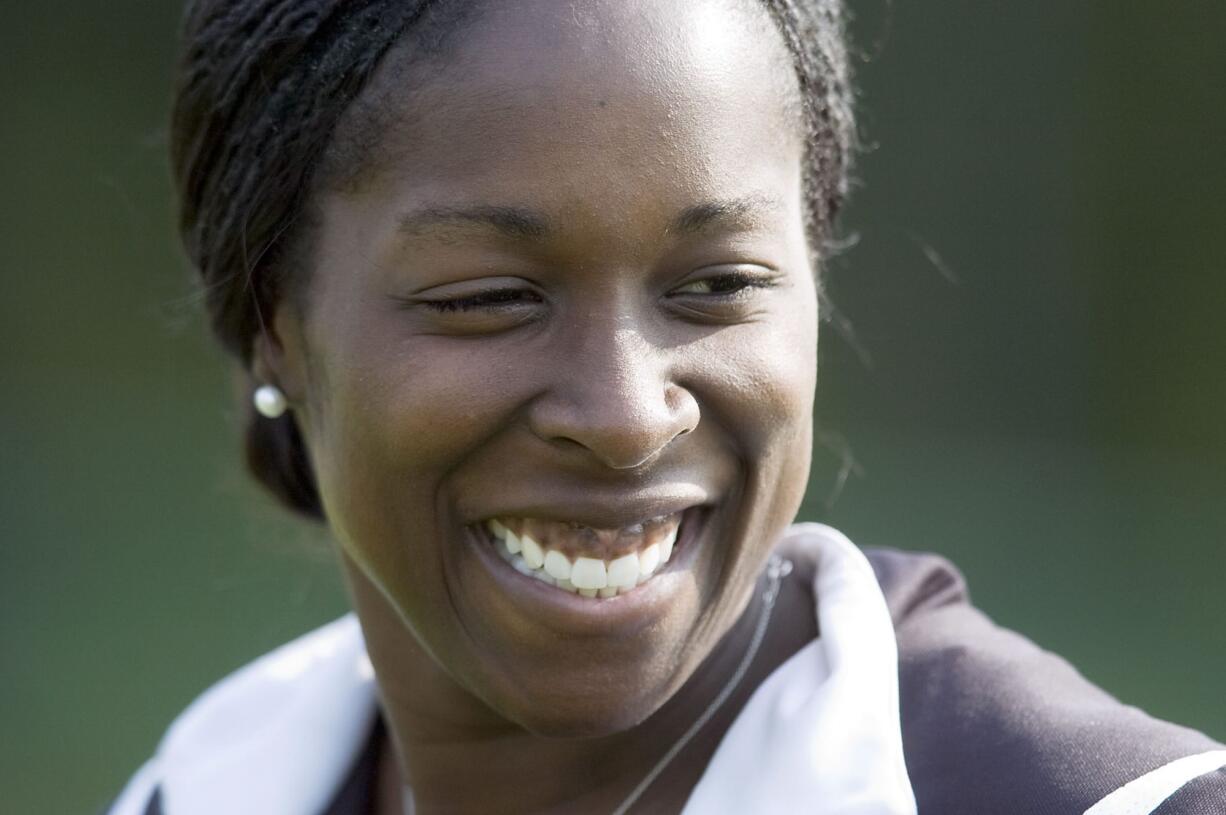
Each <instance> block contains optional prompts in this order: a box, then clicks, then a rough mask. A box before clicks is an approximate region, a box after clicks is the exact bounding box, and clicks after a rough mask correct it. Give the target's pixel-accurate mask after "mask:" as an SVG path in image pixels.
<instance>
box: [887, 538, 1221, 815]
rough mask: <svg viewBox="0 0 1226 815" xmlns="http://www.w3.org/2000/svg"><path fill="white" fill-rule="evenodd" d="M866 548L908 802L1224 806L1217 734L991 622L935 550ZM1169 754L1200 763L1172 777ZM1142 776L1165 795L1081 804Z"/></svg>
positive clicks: (1053, 808) (1173, 813) (1188, 810)
mask: <svg viewBox="0 0 1226 815" xmlns="http://www.w3.org/2000/svg"><path fill="white" fill-rule="evenodd" d="M865 554H866V555H867V556H868V559H869V561H870V563H871V564H872V565H873V569H874V571H875V572H876V574H877V577H878V582H879V583H880V585H881V588H882V593H883V594H884V595H885V598H886V603H887V605H888V606H889V608H890V612H891V615H892V617H893V618H894V624H895V636H896V638H897V643H898V656H899V697H900V698H899V705H900V712H901V719H902V733H903V746H904V751H905V754H906V759H907V766H908V770H909V772H910V774H911V779H912V784H913V786H914V788H915V793H916V798H917V800H918V803H919V810H920V812H925V811H927V812H941V813H945V814H946V815H962V813H966V815H970V813H972V812H1010V813H1017V815H1054V814H1055V813H1083V812H1084V813H1087V815H1124V813H1128V815H1140V813H1151V812H1152V813H1154V815H1201V813H1209V812H1213V813H1226V776H1224V775H1223V773H1222V772H1220V771H1218V772H1211V771H1209V770H1208V769H1207V766H1208V765H1210V764H1212V763H1213V761H1214V757H1216V756H1218V755H1220V756H1221V762H1220V763H1219V766H1221V765H1224V764H1226V752H1221V753H1220V754H1219V752H1218V751H1221V750H1222V746H1221V745H1220V744H1217V743H1216V742H1214V741H1213V740H1211V739H1209V738H1208V737H1206V736H1205V735H1203V734H1201V733H1198V732H1196V731H1194V730H1190V729H1188V728H1185V727H1181V726H1179V725H1175V724H1171V723H1169V722H1164V721H1159V720H1157V719H1154V718H1152V717H1150V716H1148V715H1146V714H1145V713H1144V712H1142V711H1141V710H1139V709H1137V708H1135V707H1131V706H1128V705H1125V704H1122V703H1121V702H1119V701H1118V700H1116V699H1115V698H1114V697H1112V696H1111V695H1110V694H1108V693H1106V692H1105V691H1103V690H1102V689H1100V688H1098V687H1096V686H1095V685H1094V684H1092V683H1091V682H1089V681H1088V680H1086V679H1085V678H1084V677H1083V676H1082V675H1081V674H1080V673H1078V672H1077V671H1076V670H1075V669H1074V668H1073V667H1072V666H1071V665H1070V664H1069V663H1068V662H1066V661H1065V660H1064V659H1062V658H1060V657H1059V656H1057V655H1055V654H1052V653H1050V652H1048V651H1045V650H1043V649H1042V648H1040V647H1038V646H1037V645H1035V644H1034V643H1032V642H1031V641H1030V640H1028V639H1026V638H1025V637H1023V636H1021V635H1020V634H1017V633H1015V632H1013V631H1009V630H1007V629H1005V628H1002V627H1000V626H998V625H996V624H995V623H993V622H992V620H990V619H989V618H988V617H987V616H986V615H985V614H983V613H982V612H980V611H979V610H977V609H976V608H974V607H973V606H972V605H971V603H970V599H969V595H968V592H967V588H966V582H965V580H964V579H963V577H962V575H961V574H960V573H959V572H958V570H957V569H956V568H955V567H954V566H953V565H952V564H950V563H949V562H948V561H946V560H945V559H944V558H941V557H938V556H934V555H927V554H913V553H909V552H900V551H895V550H871V549H870V550H866V552H865ZM1205 756H1207V757H1208V758H1201V759H1200V762H1201V764H1199V765H1197V764H1195V761H1193V759H1194V758H1195V757H1205ZM1180 761H1185V762H1189V763H1188V764H1187V765H1186V766H1185V771H1188V768H1194V767H1200V766H1203V767H1206V769H1203V770H1201V772H1200V773H1198V774H1196V775H1195V776H1188V777H1186V778H1182V779H1180V778H1179V777H1178V773H1172V772H1171V771H1170V770H1166V771H1165V772H1164V768H1168V767H1170V766H1171V765H1173V764H1176V763H1177V762H1180ZM1215 769H1216V768H1215ZM1147 778H1148V779H1149V781H1148V782H1147V783H1148V784H1149V794H1150V795H1151V797H1152V796H1153V795H1157V794H1159V793H1163V795H1162V797H1160V798H1157V799H1156V800H1152V801H1151V802H1150V803H1149V804H1148V805H1146V806H1144V807H1143V808H1142V807H1141V806H1140V805H1138V804H1136V803H1135V802H1133V803H1131V804H1129V806H1130V807H1131V808H1124V809H1112V808H1109V807H1107V808H1104V809H1102V810H1099V809H1091V807H1096V806H1100V805H1105V804H1106V803H1108V802H1107V801H1106V800H1105V799H1107V798H1108V796H1110V795H1112V794H1113V793H1116V792H1117V791H1119V790H1121V788H1124V787H1125V786H1126V785H1128V784H1130V783H1133V782H1139V781H1141V780H1142V779H1147ZM1177 781H1178V782H1180V783H1176V782H1177ZM1163 784H1166V785H1167V786H1166V787H1163ZM1172 784H1175V786H1171V785H1172ZM1184 785H1186V786H1184ZM1141 786H1144V784H1142V785H1141ZM1176 790H1179V791H1178V792H1176ZM1172 793H1174V795H1172ZM1166 796H1170V798H1169V800H1167V802H1166V803H1161V802H1162V801H1163V800H1164V799H1165V798H1166ZM1159 804H1161V807H1160V808H1158V809H1155V807H1156V806H1158V805H1159Z"/></svg>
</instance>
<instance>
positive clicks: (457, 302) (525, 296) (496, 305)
mask: <svg viewBox="0 0 1226 815" xmlns="http://www.w3.org/2000/svg"><path fill="white" fill-rule="evenodd" d="M523 300H529V302H533V303H539V302H540V301H541V298H540V296H539V295H537V294H536V293H535V292H531V291H527V290H525V289H490V290H489V291H482V292H477V293H476V294H470V295H467V296H465V297H456V298H453V299H450V300H426V301H424V305H426V306H427V307H428V308H431V309H433V310H435V311H437V312H439V313H442V314H447V313H451V312H457V311H497V310H498V309H500V308H502V307H505V306H507V305H509V304H513V303H517V302H520V301H523Z"/></svg>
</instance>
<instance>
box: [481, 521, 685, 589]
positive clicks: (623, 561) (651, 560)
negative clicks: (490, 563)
mask: <svg viewBox="0 0 1226 815" xmlns="http://www.w3.org/2000/svg"><path fill="white" fill-rule="evenodd" d="M485 526H486V529H487V530H489V532H490V536H491V537H492V538H493V541H494V545H495V548H496V549H497V551H498V553H499V554H500V555H501V556H502V558H503V559H504V560H506V561H507V562H508V563H510V564H511V566H512V567H514V569H515V570H516V571H517V572H519V573H520V574H523V575H526V576H528V577H533V578H536V579H537V580H540V581H541V582H542V583H545V584H547V585H550V586H556V587H557V588H560V589H562V590H564V591H568V592H572V593H574V594H579V595H582V596H583V597H602V598H610V597H615V596H617V595H619V594H625V593H627V592H629V591H632V590H633V589H634V588H635V587H636V586H641V585H642V584H643V583H645V582H647V580H649V579H650V578H651V577H652V575H654V574H656V573H658V572H659V571H660V570H661V569H662V568H663V566H664V564H665V563H667V562H668V560H669V558H671V557H672V554H673V547H674V545H675V544H676V542H677V529H676V528H673V529H672V530H671V531H670V532H669V533H668V534H667V535H666V536H665V537H664V538H663V539H662V540H660V541H659V542H658V543H653V544H652V545H650V546H648V547H647V548H645V549H643V550H642V551H639V552H631V553H629V554H625V555H622V556H621V557H619V558H615V559H613V560H611V561H605V560H601V559H599V558H592V557H580V558H576V559H575V560H574V561H573V562H572V561H571V560H570V558H568V557H567V556H566V555H565V554H563V553H562V552H561V551H558V550H555V549H546V548H545V547H543V546H541V544H540V543H539V542H538V541H537V540H536V538H534V537H532V536H531V535H529V534H526V533H525V534H522V535H517V534H516V533H515V532H514V531H512V530H511V529H510V528H509V527H508V526H507V525H506V524H504V523H502V522H501V521H498V520H495V519H490V520H488V521H486V523H485ZM644 527H645V525H644V524H634V525H631V526H628V527H626V528H625V529H624V530H623V532H625V533H628V534H631V535H633V534H642V533H643V532H644Z"/></svg>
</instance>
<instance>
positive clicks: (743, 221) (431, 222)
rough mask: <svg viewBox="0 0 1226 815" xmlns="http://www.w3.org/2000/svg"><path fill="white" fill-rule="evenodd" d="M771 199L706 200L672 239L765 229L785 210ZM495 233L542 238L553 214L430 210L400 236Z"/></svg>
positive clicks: (677, 225)
mask: <svg viewBox="0 0 1226 815" xmlns="http://www.w3.org/2000/svg"><path fill="white" fill-rule="evenodd" d="M783 208H784V207H783V203H782V202H781V201H780V200H779V199H778V198H775V197H773V196H770V195H765V194H761V193H754V194H750V195H745V196H741V197H738V198H728V199H723V200H713V201H704V202H702V203H699V204H695V205H694V206H690V207H686V208H685V209H683V210H682V211H681V212H680V213H679V214H678V215H677V216H676V217H675V218H673V219H672V221H670V222H669V224H668V226H667V227H666V230H665V233H666V234H670V235H698V234H702V233H704V232H709V231H713V230H715V229H732V230H744V231H748V230H750V229H754V228H756V227H759V226H761V224H762V222H763V220H764V219H765V217H766V216H767V215H772V214H775V213H777V212H779V211H781V210H782V209H783ZM474 230H476V231H493V232H495V233H497V234H500V235H502V236H504V237H507V238H511V239H514V240H521V241H522V240H533V241H535V240H540V239H542V238H545V237H547V236H548V235H549V233H550V232H551V231H552V227H551V225H550V221H549V218H548V216H546V215H545V214H544V213H542V212H539V211H537V210H533V209H527V208H523V207H507V206H493V205H475V206H460V207H450V206H429V207H423V208H421V209H416V210H413V211H412V212H408V213H406V214H404V215H402V216H401V217H400V219H399V222H398V230H397V231H398V232H399V233H400V235H401V236H403V237H406V238H417V237H424V236H426V235H429V236H430V237H433V238H438V239H443V240H454V241H457V242H458V241H462V240H464V239H465V238H467V237H471V236H472V234H473V231H474Z"/></svg>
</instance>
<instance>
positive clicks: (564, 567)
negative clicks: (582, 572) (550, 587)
mask: <svg viewBox="0 0 1226 815" xmlns="http://www.w3.org/2000/svg"><path fill="white" fill-rule="evenodd" d="M570 568H571V567H570V561H569V560H567V558H566V555H564V554H562V553H561V552H559V551H557V550H556V549H550V550H549V551H548V552H547V553H546V554H545V571H547V572H549V574H550V575H551V576H552V577H553V578H554V579H556V580H569V579H570Z"/></svg>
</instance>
